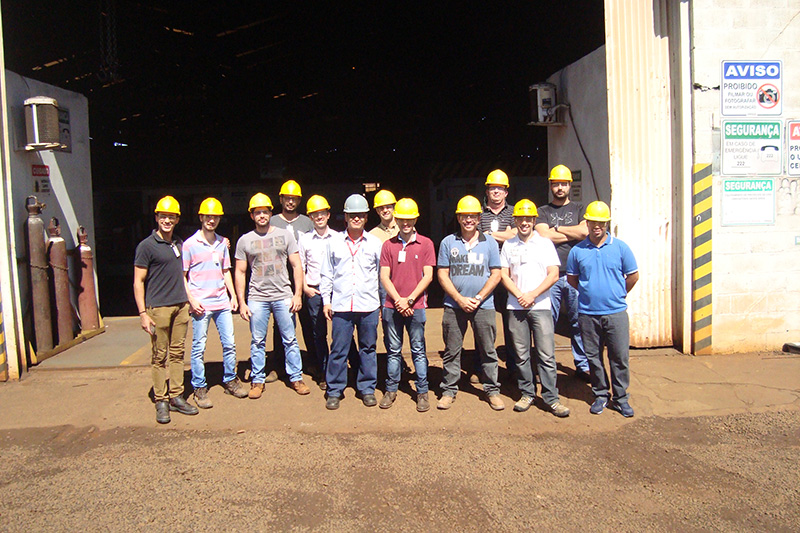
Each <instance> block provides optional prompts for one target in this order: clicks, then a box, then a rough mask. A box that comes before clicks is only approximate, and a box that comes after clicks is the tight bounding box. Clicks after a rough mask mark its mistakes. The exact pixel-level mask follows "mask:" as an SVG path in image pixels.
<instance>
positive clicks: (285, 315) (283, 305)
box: [247, 299, 303, 383]
mask: <svg viewBox="0 0 800 533" xmlns="http://www.w3.org/2000/svg"><path fill="white" fill-rule="evenodd" d="M289 303H290V300H289V299H286V300H276V301H274V302H252V301H251V302H247V305H248V307H250V311H251V312H252V313H253V316H251V317H250V364H251V365H252V367H251V370H250V373H251V376H252V381H253V383H264V380H265V378H266V371H265V366H266V363H267V357H266V354H265V353H264V347H265V345H266V342H267V326H268V325H269V315H270V313H271V314H272V316H273V322H274V325H275V326H276V329H277V330H278V331H279V332H280V334H281V341H282V343H283V349H284V352H285V353H286V375H287V376H289V381H300V380H301V379H303V361H302V359H301V358H300V346H299V345H298V344H297V337H296V336H295V334H294V320H292V313H291V312H290V311H289Z"/></svg>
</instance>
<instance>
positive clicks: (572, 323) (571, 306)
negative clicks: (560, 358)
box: [550, 274, 589, 372]
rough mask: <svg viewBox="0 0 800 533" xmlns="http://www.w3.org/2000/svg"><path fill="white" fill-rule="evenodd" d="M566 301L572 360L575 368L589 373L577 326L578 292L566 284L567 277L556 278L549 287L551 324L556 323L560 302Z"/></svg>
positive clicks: (579, 329) (579, 330)
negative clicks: (553, 283) (551, 311)
mask: <svg viewBox="0 0 800 533" xmlns="http://www.w3.org/2000/svg"><path fill="white" fill-rule="evenodd" d="M564 298H566V299H567V313H568V314H569V316H568V318H569V332H570V335H571V336H572V358H573V359H574V360H575V368H576V369H577V370H582V371H584V372H589V361H588V359H586V350H584V348H583V338H582V337H581V328H580V326H578V290H577V289H575V288H574V287H573V286H572V285H570V284H569V283H567V275H566V274H564V275H563V276H561V277H559V278H558V281H556V283H555V285H553V286H552V287H550V305H551V306H552V310H553V323H554V324H555V323H557V322H558V315H559V314H560V312H561V300H562V299H564Z"/></svg>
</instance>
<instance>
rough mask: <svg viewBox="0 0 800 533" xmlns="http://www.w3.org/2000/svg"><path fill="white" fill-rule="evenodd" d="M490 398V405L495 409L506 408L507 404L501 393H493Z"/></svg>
mask: <svg viewBox="0 0 800 533" xmlns="http://www.w3.org/2000/svg"><path fill="white" fill-rule="evenodd" d="M488 400H489V405H490V406H491V408H492V409H494V410H495V411H502V410H503V409H505V408H506V404H505V403H503V399H502V398H501V397H500V395H499V394H492V395H491V396H489V398H488Z"/></svg>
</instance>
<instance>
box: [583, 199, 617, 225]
mask: <svg viewBox="0 0 800 533" xmlns="http://www.w3.org/2000/svg"><path fill="white" fill-rule="evenodd" d="M583 218H585V219H586V220H594V221H595V222H608V221H609V220H611V209H609V208H608V204H606V203H605V202H601V201H600V200H597V201H594V202H592V203H590V204H589V205H587V206H586V214H584V215H583Z"/></svg>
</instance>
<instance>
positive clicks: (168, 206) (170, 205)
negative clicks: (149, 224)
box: [154, 196, 181, 215]
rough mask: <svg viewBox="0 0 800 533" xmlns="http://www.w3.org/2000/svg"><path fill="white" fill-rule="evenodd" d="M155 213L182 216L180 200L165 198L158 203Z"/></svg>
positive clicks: (170, 197)
mask: <svg viewBox="0 0 800 533" xmlns="http://www.w3.org/2000/svg"><path fill="white" fill-rule="evenodd" d="M154 212H155V213H174V214H176V215H180V214H181V204H179V203H178V200H176V199H175V198H173V197H172V196H165V197H164V198H162V199H161V200H159V201H158V203H157V204H156V208H155V211H154Z"/></svg>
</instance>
